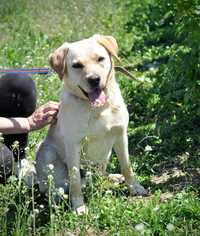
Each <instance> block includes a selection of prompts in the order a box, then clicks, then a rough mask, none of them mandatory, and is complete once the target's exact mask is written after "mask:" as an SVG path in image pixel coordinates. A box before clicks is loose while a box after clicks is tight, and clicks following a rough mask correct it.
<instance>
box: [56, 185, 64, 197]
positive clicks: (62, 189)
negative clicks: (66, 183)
mask: <svg viewBox="0 0 200 236" xmlns="http://www.w3.org/2000/svg"><path fill="white" fill-rule="evenodd" d="M58 192H59V194H60V195H61V196H63V195H64V194H65V191H64V188H62V187H60V188H59V189H58Z"/></svg>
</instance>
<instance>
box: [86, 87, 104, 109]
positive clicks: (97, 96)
mask: <svg viewBox="0 0 200 236" xmlns="http://www.w3.org/2000/svg"><path fill="white" fill-rule="evenodd" d="M88 97H89V100H90V102H91V104H92V106H94V107H101V106H103V105H104V104H105V102H106V95H105V93H104V91H103V90H101V89H95V90H93V91H92V92H90V93H88Z"/></svg>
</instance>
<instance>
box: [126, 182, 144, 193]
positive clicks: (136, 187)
mask: <svg viewBox="0 0 200 236" xmlns="http://www.w3.org/2000/svg"><path fill="white" fill-rule="evenodd" d="M129 191H130V194H131V195H132V196H136V195H139V196H147V195H148V191H147V190H146V189H145V188H144V187H143V186H142V185H140V184H139V183H134V184H131V185H129Z"/></svg>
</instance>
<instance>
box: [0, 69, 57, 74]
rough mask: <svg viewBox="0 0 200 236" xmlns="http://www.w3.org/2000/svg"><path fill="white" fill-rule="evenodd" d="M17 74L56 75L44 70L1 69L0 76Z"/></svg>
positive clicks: (51, 71)
mask: <svg viewBox="0 0 200 236" xmlns="http://www.w3.org/2000/svg"><path fill="white" fill-rule="evenodd" d="M7 73H17V74H39V75H51V74H52V73H55V72H54V71H53V70H52V69H50V68H47V67H44V68H40V67H38V68H16V69H0V74H7Z"/></svg>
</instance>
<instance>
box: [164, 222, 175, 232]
mask: <svg viewBox="0 0 200 236" xmlns="http://www.w3.org/2000/svg"><path fill="white" fill-rule="evenodd" d="M166 228H167V230H168V231H173V230H174V229H175V227H174V225H173V224H171V223H169V224H167V226H166Z"/></svg>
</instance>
